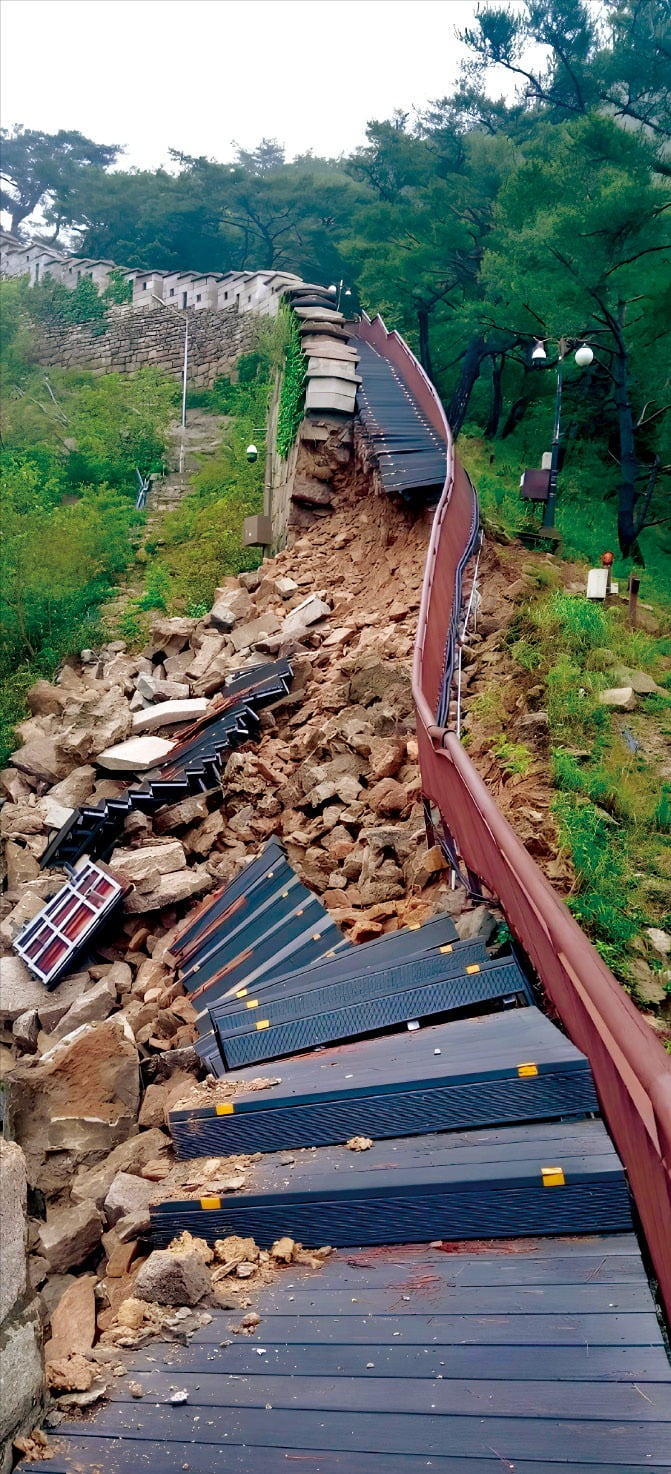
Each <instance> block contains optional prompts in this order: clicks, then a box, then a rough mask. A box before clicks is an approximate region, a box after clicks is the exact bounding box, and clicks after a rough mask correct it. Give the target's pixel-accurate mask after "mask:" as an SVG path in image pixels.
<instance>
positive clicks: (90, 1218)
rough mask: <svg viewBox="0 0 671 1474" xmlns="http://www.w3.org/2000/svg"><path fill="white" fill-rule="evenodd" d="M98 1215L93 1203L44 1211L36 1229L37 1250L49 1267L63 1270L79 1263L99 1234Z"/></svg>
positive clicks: (100, 1219)
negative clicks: (38, 1243) (43, 1220)
mask: <svg viewBox="0 0 671 1474" xmlns="http://www.w3.org/2000/svg"><path fill="white" fill-rule="evenodd" d="M102 1231H103V1225H102V1218H101V1217H100V1214H99V1212H98V1209H97V1208H96V1205H95V1203H77V1204H75V1206H74V1207H73V1208H53V1209H51V1210H48V1211H47V1221H46V1223H43V1224H41V1226H40V1229H39V1231H38V1238H39V1242H40V1251H41V1253H42V1254H43V1256H44V1258H45V1259H46V1260H47V1263H48V1264H49V1267H50V1268H51V1269H52V1270H55V1271H57V1272H58V1273H59V1274H64V1273H65V1271H66V1270H68V1269H72V1268H73V1267H74V1266H76V1265H78V1264H83V1262H84V1260H85V1259H88V1257H89V1254H92V1253H93V1250H94V1249H97V1247H98V1244H99V1243H100V1240H101V1238H102Z"/></svg>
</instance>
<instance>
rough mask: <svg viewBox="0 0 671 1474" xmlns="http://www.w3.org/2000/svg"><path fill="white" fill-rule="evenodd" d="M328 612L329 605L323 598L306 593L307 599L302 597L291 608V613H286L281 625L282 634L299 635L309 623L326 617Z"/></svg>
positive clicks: (314, 622)
mask: <svg viewBox="0 0 671 1474" xmlns="http://www.w3.org/2000/svg"><path fill="white" fill-rule="evenodd" d="M330 614H331V606H330V605H329V604H327V603H326V601H325V600H324V599H320V598H319V596H318V595H317V594H308V597H307V599H303V600H302V602H301V603H300V604H297V605H296V608H295V609H292V611H291V614H287V617H286V619H285V621H284V624H283V625H282V634H283V636H286V635H300V634H301V633H302V632H303V631H304V630H306V629H308V628H309V626H310V625H311V624H316V623H317V621H318V620H320V619H327V618H328V616H329V615H330Z"/></svg>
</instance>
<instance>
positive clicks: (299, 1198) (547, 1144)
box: [151, 1121, 632, 1248]
mask: <svg viewBox="0 0 671 1474" xmlns="http://www.w3.org/2000/svg"><path fill="white" fill-rule="evenodd" d="M631 1223H632V1220H631V1208H630V1200H629V1192H628V1188H627V1183H626V1179H625V1175H624V1171H623V1169H622V1166H621V1163H620V1161H619V1159H618V1157H617V1155H616V1153H615V1150H614V1148H613V1146H612V1144H611V1142H610V1139H609V1137H608V1135H607V1133H606V1131H605V1129H604V1127H603V1125H602V1123H601V1122H600V1121H586V1122H585V1121H580V1122H569V1123H567V1124H564V1123H550V1124H548V1123H543V1124H538V1125H531V1126H515V1127H504V1128H497V1129H494V1130H488V1131H471V1132H464V1133H460V1132H453V1133H444V1134H442V1135H430V1136H414V1137H406V1138H401V1139H396V1138H394V1139H391V1140H388V1141H379V1142H374V1143H373V1146H372V1147H371V1148H370V1149H369V1150H368V1151H365V1152H361V1153H354V1152H351V1151H349V1150H348V1149H347V1148H346V1147H337V1146H323V1147H317V1148H314V1149H311V1150H308V1151H301V1152H298V1153H297V1154H296V1155H295V1157H294V1159H293V1162H292V1163H291V1164H289V1163H287V1159H286V1156H283V1155H279V1156H277V1155H270V1156H262V1157H261V1159H260V1160H259V1161H258V1162H255V1163H252V1164H251V1165H250V1167H249V1173H248V1179H247V1185H246V1188H245V1190H244V1191H241V1192H237V1193H232V1194H230V1195H227V1196H226V1197H223V1198H218V1197H217V1196H216V1195H214V1194H213V1195H212V1197H209V1198H208V1197H203V1198H201V1199H195V1200H188V1199H186V1200H180V1201H174V1202H164V1203H160V1204H158V1205H157V1206H155V1207H153V1208H152V1209H151V1228H152V1238H153V1240H154V1242H155V1243H156V1244H157V1245H158V1246H162V1245H165V1244H168V1243H169V1242H170V1240H171V1239H172V1238H174V1237H175V1235H177V1234H180V1233H182V1232H183V1231H184V1230H185V1229H187V1230H188V1231H189V1232H191V1233H193V1234H196V1235H197V1236H198V1237H201V1238H205V1239H207V1241H208V1243H213V1242H214V1241H215V1239H218V1238H223V1237H225V1236H226V1235H227V1234H241V1235H242V1236H246V1235H250V1236H252V1237H253V1238H255V1239H256V1241H257V1243H258V1244H260V1245H261V1246H262V1247H268V1246H269V1245H271V1244H272V1243H273V1242H274V1240H275V1239H276V1238H278V1237H280V1236H281V1235H286V1234H288V1235H290V1236H291V1237H292V1238H294V1239H297V1240H298V1241H299V1242H301V1243H304V1244H315V1245H316V1244H325V1243H328V1244H331V1245H333V1246H334V1247H336V1248H337V1247H339V1246H343V1245H345V1244H347V1243H351V1242H352V1240H354V1242H355V1243H356V1244H360V1245H362V1246H364V1245H369V1244H398V1243H401V1244H403V1243H421V1242H427V1241H430V1240H432V1239H437V1238H440V1239H443V1240H444V1239H448V1240H456V1239H490V1238H491V1239H496V1238H518V1237H524V1238H526V1237H527V1236H531V1235H535V1234H538V1235H545V1234H563V1233H565V1234H589V1233H620V1232H624V1231H627V1230H629V1229H630V1228H631Z"/></svg>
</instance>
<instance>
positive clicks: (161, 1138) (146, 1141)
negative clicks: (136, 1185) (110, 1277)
mask: <svg viewBox="0 0 671 1474" xmlns="http://www.w3.org/2000/svg"><path fill="white" fill-rule="evenodd" d="M191 1083H193V1082H191ZM150 1088H151V1087H150ZM169 1149H170V1141H169V1139H168V1137H167V1136H165V1135H164V1133H163V1132H162V1131H158V1130H156V1131H154V1130H152V1131H141V1132H140V1133H139V1135H137V1136H130V1137H129V1138H128V1141H122V1142H120V1144H119V1146H116V1147H115V1148H114V1150H113V1151H111V1152H110V1153H109V1156H108V1157H106V1159H105V1161H104V1162H98V1163H97V1165H96V1166H94V1167H80V1168H79V1171H78V1172H77V1175H76V1177H75V1179H74V1182H73V1183H72V1189H71V1197H72V1201H73V1202H74V1203H84V1202H87V1201H89V1202H93V1203H95V1205H96V1207H97V1208H102V1206H103V1203H104V1201H105V1198H106V1197H107V1194H108V1192H109V1190H110V1188H111V1186H112V1183H113V1182H114V1179H115V1177H116V1176H117V1175H118V1173H120V1172H124V1173H135V1174H136V1176H138V1177H139V1175H140V1173H141V1171H142V1168H143V1167H145V1166H146V1164H147V1162H151V1161H154V1160H155V1159H156V1158H157V1157H160V1156H162V1155H163V1154H165V1153H166V1152H168V1151H169Z"/></svg>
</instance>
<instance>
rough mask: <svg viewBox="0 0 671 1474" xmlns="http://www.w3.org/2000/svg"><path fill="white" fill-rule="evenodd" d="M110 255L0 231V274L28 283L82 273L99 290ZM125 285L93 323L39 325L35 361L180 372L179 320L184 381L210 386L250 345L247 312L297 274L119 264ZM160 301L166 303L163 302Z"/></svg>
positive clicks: (263, 309) (269, 308)
mask: <svg viewBox="0 0 671 1474" xmlns="http://www.w3.org/2000/svg"><path fill="white" fill-rule="evenodd" d="M115 269H116V268H115V267H114V263H113V262H112V261H93V260H89V259H87V258H83V257H72V256H65V255H63V254H62V253H61V252H55V251H53V250H50V249H49V248H48V247H46V246H42V245H40V244H39V243H36V242H34V241H33V242H27V243H24V242H21V241H19V240H17V239H16V238H15V237H14V236H9V235H6V234H5V235H2V234H0V275H2V276H4V277H19V276H25V277H28V279H29V281H30V284H31V286H34V285H35V283H36V282H38V281H43V280H44V279H45V277H52V278H53V279H54V280H56V281H58V282H61V283H62V284H63V285H64V286H67V287H70V288H72V289H74V288H75V287H76V286H77V283H78V282H79V281H80V280H82V278H84V277H88V278H89V279H90V280H91V281H93V282H94V284H95V285H96V286H97V288H98V290H99V291H101V292H102V291H104V289H105V287H106V285H107V283H108V282H109V279H110V273H111V272H112V271H113V270H115ZM122 270H123V274H124V277H125V279H126V281H127V282H128V283H129V284H130V285H131V287H132V294H133V295H132V300H131V301H130V302H129V304H128V306H112V307H110V309H109V311H108V314H107V321H106V323H105V326H104V331H102V332H101V324H100V323H98V322H95V323H63V324H54V325H53V326H51V327H49V328H47V327H43V328H41V329H40V331H39V334H38V336H37V340H36V356H37V359H38V362H40V363H43V364H44V365H45V366H47V367H49V366H53V365H56V364H58V365H60V366H62V367H64V368H85V369H91V370H92V371H93V372H94V373H101V374H103V373H113V372H115V371H116V372H119V373H132V372H133V370H135V369H138V368H143V367H145V366H146V365H148V364H156V365H157V366H158V367H160V368H163V369H166V371H167V372H168V373H172V374H175V376H178V375H181V373H182V369H183V363H184V326H185V319H188V326H189V365H188V381H189V383H190V384H191V385H192V386H193V387H195V388H210V386H211V385H212V384H213V382H214V380H215V379H216V378H217V376H218V375H219V374H222V373H227V372H228V371H229V370H230V369H231V368H232V366H233V364H234V363H235V361H236V359H237V358H238V356H239V355H240V354H241V353H244V352H245V351H246V350H247V349H249V348H250V347H252V346H253V343H254V339H255V325H254V324H255V318H256V317H258V316H259V315H260V316H275V315H276V313H277V311H278V307H279V303H280V298H281V295H282V292H283V291H285V290H286V289H287V287H291V286H292V285H295V284H297V283H299V282H300V277H297V276H294V275H293V274H292V273H290V272H278V271H237V272H236V271H229V272H226V273H222V272H219V273H216V272H210V273H209V274H207V275H199V274H198V273H197V272H194V271H172V272H168V271H135V270H126V269H125V268H122ZM166 308H168V309H169V310H167V311H166V310H165V309H166Z"/></svg>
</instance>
